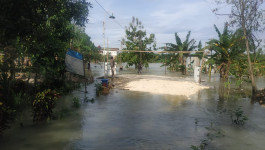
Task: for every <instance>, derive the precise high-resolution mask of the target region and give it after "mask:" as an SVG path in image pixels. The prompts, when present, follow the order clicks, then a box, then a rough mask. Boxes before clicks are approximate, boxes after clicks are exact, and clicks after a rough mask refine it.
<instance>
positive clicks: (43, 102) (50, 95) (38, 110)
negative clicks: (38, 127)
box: [33, 89, 59, 122]
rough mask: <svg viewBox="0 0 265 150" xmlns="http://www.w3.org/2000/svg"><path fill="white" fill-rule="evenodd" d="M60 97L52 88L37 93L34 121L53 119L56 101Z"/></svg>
mask: <svg viewBox="0 0 265 150" xmlns="http://www.w3.org/2000/svg"><path fill="white" fill-rule="evenodd" d="M58 97H59V95H58V93H57V92H56V91H52V90H51V89H47V90H44V91H42V92H39V93H37V94H36V96H35V99H34V101H33V121H36V122H38V121H45V120H47V119H51V118H52V116H53V109H54V107H55V101H56V100H57V98H58Z"/></svg>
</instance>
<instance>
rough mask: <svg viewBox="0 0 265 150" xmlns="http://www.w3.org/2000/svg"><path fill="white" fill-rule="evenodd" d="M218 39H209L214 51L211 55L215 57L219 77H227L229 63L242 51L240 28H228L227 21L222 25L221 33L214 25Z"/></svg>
mask: <svg viewBox="0 0 265 150" xmlns="http://www.w3.org/2000/svg"><path fill="white" fill-rule="evenodd" d="M214 28H215V30H216V32H217V34H218V39H211V40H210V41H209V42H208V44H209V47H210V49H211V50H214V51H215V54H214V55H213V57H214V58H215V59H216V64H217V65H218V70H220V77H221V78H228V75H229V69H230V65H231V64H232V62H233V60H234V59H236V57H237V56H238V55H239V54H241V53H243V52H244V48H243V46H242V44H241V43H242V42H240V41H241V40H242V36H241V35H242V30H240V29H238V30H237V31H236V32H234V33H233V32H232V31H230V30H228V25H227V23H226V24H225V25H224V30H223V33H221V32H220V30H219V29H218V28H217V26H216V25H214Z"/></svg>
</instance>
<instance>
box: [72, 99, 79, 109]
mask: <svg viewBox="0 0 265 150" xmlns="http://www.w3.org/2000/svg"><path fill="white" fill-rule="evenodd" d="M73 106H74V107H75V108H79V107H80V99H79V98H78V97H74V98H73Z"/></svg>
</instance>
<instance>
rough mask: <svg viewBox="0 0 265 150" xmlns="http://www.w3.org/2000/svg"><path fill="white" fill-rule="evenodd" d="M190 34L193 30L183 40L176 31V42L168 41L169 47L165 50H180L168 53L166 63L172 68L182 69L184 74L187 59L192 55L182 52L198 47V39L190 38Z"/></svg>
mask: <svg viewBox="0 0 265 150" xmlns="http://www.w3.org/2000/svg"><path fill="white" fill-rule="evenodd" d="M190 34H191V31H189V32H188V34H187V36H186V39H185V41H184V42H182V41H181V39H180V37H179V35H178V33H175V40H176V44H173V43H167V48H166V49H165V50H167V51H172V52H178V53H170V54H168V59H167V62H166V65H167V66H169V69H170V70H181V72H182V74H186V61H185V59H186V58H187V57H188V56H190V54H189V53H181V52H187V51H193V50H195V48H196V47H197V46H196V45H195V44H196V41H195V40H194V39H190ZM199 44H201V43H199Z"/></svg>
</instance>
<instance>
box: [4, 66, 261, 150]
mask: <svg viewBox="0 0 265 150" xmlns="http://www.w3.org/2000/svg"><path fill="white" fill-rule="evenodd" d="M92 66H93V64H92ZM134 71H135V70H134V69H126V68H125V67H124V71H122V72H121V74H125V73H134ZM92 72H93V74H94V76H102V75H103V70H102V69H101V68H100V66H99V65H98V66H97V67H94V68H92ZM135 72H136V71H135ZM143 74H146V75H160V76H162V75H164V68H163V67H162V68H160V65H159V64H151V65H150V70H143ZM167 76H168V77H176V76H179V74H178V73H174V72H167ZM181 77H182V80H183V79H184V80H190V81H191V80H193V79H192V76H188V77H184V76H181ZM203 80H204V81H205V82H204V83H203V84H207V85H209V86H210V87H211V88H210V89H205V90H201V91H199V92H198V93H196V94H194V95H192V96H191V97H190V98H189V99H187V98H186V97H182V96H172V95H153V94H149V93H144V92H132V91H127V90H118V89H113V90H111V93H110V94H109V95H102V96H100V97H96V100H95V102H94V103H83V106H82V107H81V108H80V109H79V110H76V111H73V114H72V116H70V117H69V118H65V119H62V120H58V121H52V122H51V123H49V124H46V125H44V126H41V127H39V126H32V125H30V124H28V125H25V128H23V129H20V128H13V129H12V130H10V131H9V132H8V134H7V138H5V139H4V141H2V142H1V150H2V149H8V150H9V149H11V150H12V149H14V150H15V149H65V150H135V149H144V150H145V149H146V150H147V149H148V150H161V149H181V150H182V149H190V146H191V145H199V144H200V142H201V140H203V139H205V138H206V134H207V133H208V130H207V129H206V128H205V127H209V126H212V125H213V126H214V127H216V128H219V129H221V130H222V131H224V135H225V136H224V137H222V138H215V139H213V140H212V141H211V142H210V143H209V145H208V148H209V149H217V150H223V149H233V150H241V149H255V150H263V149H264V147H265V143H264V142H263V139H265V132H264V131H265V126H264V124H265V120H264V113H265V109H264V108H263V107H260V105H258V104H256V103H255V104H251V102H250V93H251V87H250V86H249V84H247V83H245V84H244V85H243V87H244V88H243V90H241V89H238V88H237V87H235V86H234V85H233V84H232V85H231V87H230V92H228V89H227V88H226V87H224V84H223V81H221V82H220V79H219V77H218V75H212V77H211V78H210V79H209V78H208V77H203ZM257 81H258V82H259V83H258V86H259V87H261V86H264V83H265V82H264V81H265V80H264V78H260V79H258V80H257ZM232 82H233V81H232ZM83 90H84V88H81V89H79V90H77V91H75V92H73V93H72V94H71V95H68V96H67V97H66V99H67V98H69V99H71V98H72V97H74V96H75V97H79V98H80V99H81V100H82V99H84V98H85V97H88V98H93V97H95V87H94V85H90V86H89V87H88V94H87V95H85V94H84V93H83V92H81V91H83ZM237 106H242V109H243V111H244V113H245V115H246V116H248V118H249V120H248V121H247V122H246V124H245V126H243V127H236V126H234V125H232V123H231V119H230V116H229V113H228V110H231V109H234V108H235V107H237ZM14 143H16V144H14Z"/></svg>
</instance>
